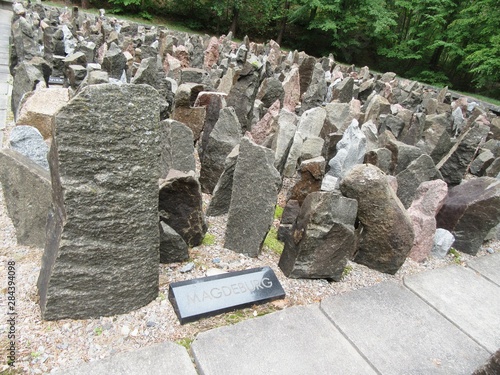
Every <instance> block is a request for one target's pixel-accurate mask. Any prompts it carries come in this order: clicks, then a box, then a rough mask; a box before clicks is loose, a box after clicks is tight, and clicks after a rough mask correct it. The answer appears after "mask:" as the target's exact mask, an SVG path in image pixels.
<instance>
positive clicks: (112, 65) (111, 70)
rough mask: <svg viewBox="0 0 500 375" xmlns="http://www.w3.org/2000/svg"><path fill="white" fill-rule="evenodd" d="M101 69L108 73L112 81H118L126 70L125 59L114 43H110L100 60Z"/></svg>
mask: <svg viewBox="0 0 500 375" xmlns="http://www.w3.org/2000/svg"><path fill="white" fill-rule="evenodd" d="M102 68H103V69H104V70H105V71H107V72H108V74H109V77H110V78H114V79H120V78H121V76H122V75H123V71H124V70H125V69H126V68H127V58H126V57H125V55H124V54H123V52H122V50H121V49H120V48H119V47H118V46H117V45H116V43H111V45H110V46H109V49H108V50H107V52H106V54H105V55H104V59H103V60H102Z"/></svg>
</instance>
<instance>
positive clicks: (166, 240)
mask: <svg viewBox="0 0 500 375" xmlns="http://www.w3.org/2000/svg"><path fill="white" fill-rule="evenodd" d="M187 259H189V252H188V245H187V244H186V242H184V240H183V239H182V237H181V236H180V235H179V233H177V232H176V231H175V230H173V229H172V228H171V227H170V226H169V225H167V224H166V223H165V222H163V221H160V263H174V262H183V261H185V260H187Z"/></svg>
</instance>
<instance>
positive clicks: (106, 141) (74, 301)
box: [38, 84, 160, 320]
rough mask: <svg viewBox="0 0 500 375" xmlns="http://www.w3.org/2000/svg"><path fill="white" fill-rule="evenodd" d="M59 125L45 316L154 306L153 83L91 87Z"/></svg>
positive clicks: (43, 291)
mask: <svg viewBox="0 0 500 375" xmlns="http://www.w3.org/2000/svg"><path fill="white" fill-rule="evenodd" d="M124 108H126V109H127V110H126V111H124V110H123V109H124ZM55 123H56V127H55V134H54V138H53V140H52V147H51V150H50V153H49V164H50V170H51V175H52V191H53V193H52V196H53V202H52V210H51V211H50V214H49V218H48V220H47V243H46V246H45V251H44V254H43V257H42V266H41V271H40V276H39V278H38V292H39V296H40V308H41V311H42V318H43V319H46V320H56V319H64V318H71V319H87V318H91V317H96V316H108V315H116V314H122V313H127V312H129V311H132V310H134V309H137V308H139V307H141V306H144V305H146V304H148V303H149V302H151V301H152V300H153V299H155V298H156V296H157V295H158V260H159V243H160V241H159V230H158V177H159V169H158V164H159V146H160V145H159V137H158V132H159V98H158V93H157V91H156V90H155V89H153V88H151V87H149V86H146V85H128V84H124V85H120V86H119V85H113V84H103V85H92V86H88V87H86V88H85V89H83V90H82V91H81V92H80V93H79V94H78V95H77V96H75V97H74V98H73V99H72V100H71V101H70V102H69V103H68V104H67V105H65V106H64V107H63V108H62V109H61V110H60V111H59V112H58V114H57V115H56V118H55ZM137 125H140V126H137ZM136 126H137V127H136ZM139 146H140V147H139Z"/></svg>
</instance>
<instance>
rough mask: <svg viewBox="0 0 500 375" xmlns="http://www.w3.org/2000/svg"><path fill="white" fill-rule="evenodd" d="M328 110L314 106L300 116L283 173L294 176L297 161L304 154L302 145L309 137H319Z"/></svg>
mask: <svg viewBox="0 0 500 375" xmlns="http://www.w3.org/2000/svg"><path fill="white" fill-rule="evenodd" d="M325 118H326V111H325V110H324V109H323V108H321V107H318V108H312V109H310V110H308V111H306V112H304V113H303V114H302V116H300V120H299V124H298V126H297V131H296V132H295V135H294V138H293V143H292V145H291V147H290V151H289V153H288V157H287V160H286V163H285V168H284V170H283V174H284V175H285V176H286V177H292V176H293V174H294V173H295V170H296V168H297V161H298V159H299V158H300V155H301V154H302V145H303V143H304V141H305V140H306V139H307V138H309V137H318V136H319V135H320V134H321V130H322V129H323V125H324V123H325Z"/></svg>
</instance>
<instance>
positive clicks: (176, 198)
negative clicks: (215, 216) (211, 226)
mask: <svg viewBox="0 0 500 375" xmlns="http://www.w3.org/2000/svg"><path fill="white" fill-rule="evenodd" d="M202 205H203V200H202V196H201V189H200V184H199V182H198V180H197V179H196V178H195V177H194V171H191V172H190V173H183V172H180V171H176V170H175V169H171V170H170V172H169V173H168V176H167V178H166V179H165V180H161V182H160V198H159V202H158V209H159V211H160V220H161V221H164V222H165V223H167V224H168V225H169V226H170V227H172V228H173V229H174V230H175V231H176V232H177V233H179V235H180V236H181V237H182V239H183V240H184V241H185V242H186V244H187V245H188V246H189V247H194V246H198V245H200V244H201V242H202V241H203V237H204V236H205V233H206V232H207V229H208V227H207V224H206V222H205V216H204V215H203V210H202Z"/></svg>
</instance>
